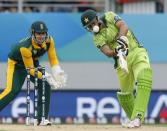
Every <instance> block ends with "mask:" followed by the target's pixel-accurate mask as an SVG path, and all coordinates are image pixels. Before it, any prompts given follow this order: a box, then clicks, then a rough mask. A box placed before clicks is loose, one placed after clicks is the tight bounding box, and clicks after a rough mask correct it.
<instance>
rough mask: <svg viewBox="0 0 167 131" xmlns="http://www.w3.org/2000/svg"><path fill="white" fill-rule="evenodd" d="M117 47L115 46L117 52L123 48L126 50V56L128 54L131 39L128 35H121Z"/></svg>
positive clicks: (123, 50)
mask: <svg viewBox="0 0 167 131" xmlns="http://www.w3.org/2000/svg"><path fill="white" fill-rule="evenodd" d="M117 43H118V45H117V47H116V48H115V53H116V54H118V52H119V51H120V50H121V51H122V52H124V54H125V56H127V55H128V44H129V40H128V38H127V37H126V36H121V37H119V38H118V39H117Z"/></svg>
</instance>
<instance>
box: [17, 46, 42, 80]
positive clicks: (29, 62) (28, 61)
mask: <svg viewBox="0 0 167 131" xmlns="http://www.w3.org/2000/svg"><path fill="white" fill-rule="evenodd" d="M20 52H21V56H22V58H23V62H24V65H25V67H26V68H34V62H33V59H32V53H31V51H30V50H29V49H28V48H25V47H21V48H20ZM34 73H35V70H34V69H30V74H31V75H32V76H34ZM38 78H40V79H41V78H42V73H41V72H40V71H38Z"/></svg>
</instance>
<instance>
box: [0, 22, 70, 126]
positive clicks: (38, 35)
mask: <svg viewBox="0 0 167 131" xmlns="http://www.w3.org/2000/svg"><path fill="white" fill-rule="evenodd" d="M46 52H47V54H48V59H49V62H50V66H51V71H52V75H51V74H49V73H47V72H46V73H45V74H46V83H45V85H46V86H45V98H46V102H45V107H46V109H45V119H46V120H45V122H44V123H42V124H43V125H51V123H50V121H49V120H48V113H49V106H50V93H51V87H53V88H56V89H57V88H60V87H63V86H65V85H66V80H67V75H66V74H65V73H64V71H63V70H62V68H61V67H60V65H59V60H58V58H57V55H56V51H55V46H54V40H53V37H52V36H49V35H48V28H47V26H46V24H45V23H44V22H42V21H36V22H34V23H33V24H32V25H31V36H30V37H27V38H24V39H22V40H21V41H20V42H19V43H18V44H16V45H15V46H13V48H12V49H11V51H10V53H9V55H8V67H7V85H6V88H5V89H4V90H3V92H2V93H1V94H0V110H2V109H3V108H4V107H5V106H6V105H8V104H9V103H10V102H11V101H12V100H13V99H14V98H15V97H16V96H17V95H18V93H19V92H20V91H21V88H22V85H23V83H24V81H25V78H26V76H27V72H26V68H32V69H30V75H31V80H32V82H34V69H33V68H34V67H38V66H40V65H39V61H38V60H39V58H40V57H41V56H43V55H44V54H45V53H46ZM38 78H39V80H38V94H39V96H38V98H39V99H38V124H39V125H40V124H41V115H42V114H41V113H42V97H41V96H42V80H41V78H42V73H41V71H38Z"/></svg>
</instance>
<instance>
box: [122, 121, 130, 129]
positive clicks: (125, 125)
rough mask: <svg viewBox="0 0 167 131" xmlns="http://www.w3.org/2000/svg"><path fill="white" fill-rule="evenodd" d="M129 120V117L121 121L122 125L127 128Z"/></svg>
mask: <svg viewBox="0 0 167 131" xmlns="http://www.w3.org/2000/svg"><path fill="white" fill-rule="evenodd" d="M129 122H130V120H129V119H125V120H124V121H122V122H121V125H122V127H125V128H127V125H128V123H129Z"/></svg>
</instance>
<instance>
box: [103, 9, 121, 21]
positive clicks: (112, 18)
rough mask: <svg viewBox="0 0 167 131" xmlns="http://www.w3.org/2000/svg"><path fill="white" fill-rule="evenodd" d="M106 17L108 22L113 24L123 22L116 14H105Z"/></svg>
mask: <svg viewBox="0 0 167 131" xmlns="http://www.w3.org/2000/svg"><path fill="white" fill-rule="evenodd" d="M105 17H106V19H107V21H108V22H111V23H113V24H116V23H117V22H118V21H120V20H122V18H121V17H120V16H119V15H117V14H115V13H114V12H112V11H110V12H107V13H106V14H105Z"/></svg>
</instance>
